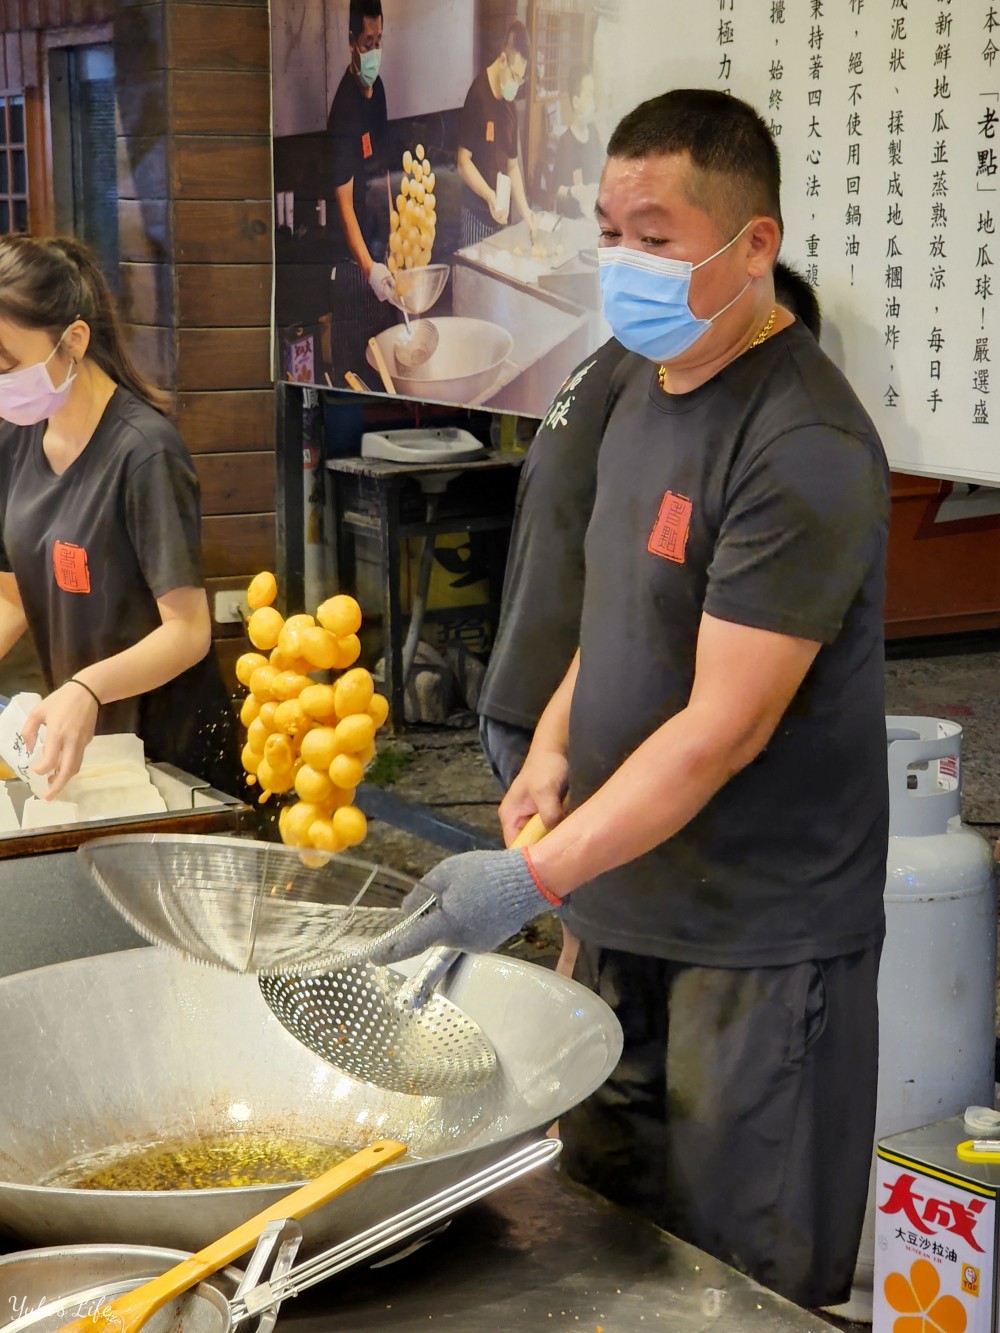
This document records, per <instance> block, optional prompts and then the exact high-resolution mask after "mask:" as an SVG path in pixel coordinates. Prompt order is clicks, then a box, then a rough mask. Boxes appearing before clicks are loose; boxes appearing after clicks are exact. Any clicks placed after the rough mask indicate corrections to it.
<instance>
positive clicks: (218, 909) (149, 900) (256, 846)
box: [78, 833, 430, 973]
mask: <svg viewBox="0 0 1000 1333" xmlns="http://www.w3.org/2000/svg"><path fill="white" fill-rule="evenodd" d="M78 854H79V856H80V858H81V859H82V861H83V863H84V865H85V866H86V867H87V870H88V871H89V872H90V874H91V875H92V876H93V878H94V879H95V880H96V882H97V884H98V885H99V886H100V888H101V891H102V892H103V894H104V896H105V897H106V898H107V899H108V901H109V902H110V903H111V904H112V905H113V906H114V907H115V908H116V909H117V910H118V912H119V913H120V914H121V915H122V916H123V917H124V918H125V920H126V921H128V923H129V924H130V925H131V926H132V928H133V929H134V930H136V931H137V932H138V933H139V934H140V935H142V936H143V938H144V939H147V940H149V941H150V942H151V943H152V944H160V945H164V946H166V947H167V948H170V949H175V950H176V951H177V952H179V953H181V954H183V955H184V957H185V958H189V959H194V960H197V961H198V962H202V963H209V964H212V965H214V966H216V967H222V968H225V969H226V970H227V971H230V972H242V973H249V972H257V973H269V972H285V971H305V970H312V971H322V970H324V969H327V968H330V967H331V966H341V965H343V964H344V963H356V962H360V961H361V960H363V959H365V958H367V957H368V955H369V953H370V951H371V949H372V947H373V946H374V944H375V942H376V940H378V941H379V942H380V943H384V942H385V941H387V940H389V939H392V938H393V937H394V935H396V934H397V933H398V932H400V931H402V930H405V929H406V928H407V926H408V925H409V922H410V921H411V920H412V919H413V916H414V915H416V914H414V913H409V914H407V915H404V913H403V912H402V911H401V910H400V903H401V902H402V900H403V897H404V895H405V894H406V892H407V891H408V890H409V889H410V888H411V887H412V885H413V881H412V880H410V879H407V878H406V876H404V875H397V874H394V873H393V872H392V871H391V870H386V869H384V868H383V867H381V866H373V865H370V864H368V863H366V862H364V861H356V860H354V859H353V858H352V857H349V856H343V855H338V856H330V855H327V854H326V853H324V852H311V851H309V852H307V851H297V850H295V849H293V848H291V847H285V846H282V845H281V844H280V843H273V842H253V841H250V840H248V839H242V838H228V837H203V836H198V835H195V834H163V833H153V834H127V835H123V836H119V837H110V838H97V839H95V840H94V841H92V842H88V843H85V844H84V845H83V846H82V847H80V848H79V853H78ZM429 905H430V904H427V906H429ZM422 910H423V909H422Z"/></svg>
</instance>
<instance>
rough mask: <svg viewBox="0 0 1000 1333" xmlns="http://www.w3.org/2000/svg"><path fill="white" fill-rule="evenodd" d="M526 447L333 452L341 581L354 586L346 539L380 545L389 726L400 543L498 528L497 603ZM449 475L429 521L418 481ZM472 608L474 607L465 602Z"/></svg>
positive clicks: (394, 688) (395, 681) (397, 696)
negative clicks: (520, 450) (467, 455)
mask: <svg viewBox="0 0 1000 1333" xmlns="http://www.w3.org/2000/svg"><path fill="white" fill-rule="evenodd" d="M524 459H525V455H524V454H516V453H507V452H503V451H492V450H491V451H488V452H486V453H485V454H484V455H483V457H482V458H477V459H472V460H466V461H464V462H455V463H390V462H386V461H385V460H383V459H379V458H331V459H328V460H327V463H326V466H327V469H328V470H329V472H330V474H331V475H332V476H333V478H334V479H335V499H334V505H335V512H336V541H337V569H338V574H339V578H340V584H341V588H342V589H343V590H344V591H345V592H347V591H354V590H355V588H356V563H355V552H354V547H353V542H352V539H354V538H356V537H358V536H367V537H370V538H372V539H374V540H375V541H376V542H377V545H378V552H379V563H380V576H381V584H382V632H383V640H384V653H385V693H386V695H387V697H388V699H389V728H390V731H392V732H399V731H402V729H403V689H404V686H405V683H406V682H405V681H404V680H403V678H402V652H403V624H402V620H403V617H402V594H401V589H400V569H401V557H400V542H401V541H402V540H403V539H404V538H406V537H431V538H433V537H434V536H435V535H437V534H438V533H446V532H466V533H472V532H482V533H491V534H498V535H499V537H500V538H501V539H502V540H501V541H500V542H499V543H498V551H497V558H496V560H495V561H494V562H493V564H494V565H495V569H492V570H491V578H490V582H491V584H492V585H494V586H493V587H492V588H491V601H492V602H493V603H495V604H496V605H497V606H498V604H499V598H500V585H501V583H502V580H503V569H504V563H505V560H506V546H507V539H508V536H509V532H510V526H511V523H512V521H513V517H514V497H515V493H516V490H517V479H518V475H519V472H520V468H521V464H522V463H523V462H524ZM441 479H448V480H447V491H446V493H445V495H444V496H443V497H442V503H441V508H440V511H439V515H438V517H437V518H436V519H435V520H434V521H433V522H427V520H426V517H425V507H426V506H425V500H424V497H423V495H422V492H421V489H420V488H421V484H422V483H423V484H427V483H430V484H432V485H433V484H434V483H435V482H440V481H441ZM467 609H474V608H467Z"/></svg>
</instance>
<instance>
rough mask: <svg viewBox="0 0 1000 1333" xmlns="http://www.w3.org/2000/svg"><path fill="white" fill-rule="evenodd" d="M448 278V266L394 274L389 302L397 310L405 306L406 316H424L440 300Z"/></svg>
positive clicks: (431, 266) (416, 269) (449, 275)
mask: <svg viewBox="0 0 1000 1333" xmlns="http://www.w3.org/2000/svg"><path fill="white" fill-rule="evenodd" d="M450 277H451V266H450V265H449V264H425V265H424V267H423V268H407V269H402V270H401V271H400V272H399V273H397V274H396V291H395V294H394V295H392V296H390V297H389V300H390V301H391V302H392V304H393V305H394V306H396V307H397V309H399V310H402V309H403V307H404V305H405V307H406V313H407V314H408V315H425V314H426V313H427V311H428V310H430V308H431V306H433V305H436V304H437V302H438V301H439V300H440V299H441V293H442V292H443V291H444V289H445V286H446V284H447V282H448V279H449V278H450Z"/></svg>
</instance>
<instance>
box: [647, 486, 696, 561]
mask: <svg viewBox="0 0 1000 1333" xmlns="http://www.w3.org/2000/svg"><path fill="white" fill-rule="evenodd" d="M693 509H694V505H693V504H692V503H691V501H690V500H689V499H688V498H687V496H686V495H675V494H674V492H673V491H665V492H664V495H663V499H662V500H661V501H660V512H659V513H658V514H657V515H656V522H655V523H654V524H653V531H652V532H651V533H650V534H649V541H648V542H647V543H646V549H647V550H648V551H649V552H650V554H651V555H660V556H662V557H663V559H664V560H673V561H674V562H675V564H678V565H683V563H684V552H685V549H686V547H687V539H688V532H689V531H690V528H691V512H692V510H693Z"/></svg>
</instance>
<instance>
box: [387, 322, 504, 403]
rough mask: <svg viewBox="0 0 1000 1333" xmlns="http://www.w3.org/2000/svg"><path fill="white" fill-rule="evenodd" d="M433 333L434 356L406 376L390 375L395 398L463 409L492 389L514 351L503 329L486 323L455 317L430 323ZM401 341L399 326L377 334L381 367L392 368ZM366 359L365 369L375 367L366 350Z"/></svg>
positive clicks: (401, 330)
mask: <svg viewBox="0 0 1000 1333" xmlns="http://www.w3.org/2000/svg"><path fill="white" fill-rule="evenodd" d="M434 327H435V328H436V329H437V331H438V334H439V335H440V337H439V341H438V345H437V347H436V348H435V350H434V353H433V355H432V356H430V357H428V359H427V360H426V361H425V362H424V363H423V365H421V366H414V367H413V368H412V369H411V370H410V371H409V372H408V373H407V374H405V375H402V374H400V373H399V372H398V371H397V372H396V373H394V374H393V377H392V378H393V383H394V384H395V386H396V390H397V392H399V393H402V394H405V395H406V396H407V397H409V398H420V399H430V400H433V401H435V402H445V403H466V402H469V401H470V400H471V399H473V398H477V397H478V396H479V395H480V394H482V393H485V392H486V391H487V390H488V389H489V388H490V387H491V385H493V384H495V383H496V381H497V379H498V378H499V376H500V372H501V368H502V366H503V363H504V362H505V361H506V360H507V358H508V357H509V356H510V354H511V352H512V351H513V349H514V339H513V338H512V337H511V335H510V333H509V332H508V331H507V330H506V329H504V328H501V327H500V325H499V324H492V323H490V321H489V320H485V319H468V318H465V317H460V316H457V315H447V316H443V317H442V318H441V319H438V318H435V319H434ZM405 335H406V328H405V326H404V325H402V324H395V325H393V327H392V328H389V329H385V330H383V332H382V333H379V334H376V337H375V341H376V342H377V343H378V346H379V350H380V351H381V353H382V356H383V357H384V358H385V362H386V365H388V366H394V365H395V346H396V340H397V339H398V338H400V337H405ZM366 356H367V359H368V364H369V365H370V366H374V365H375V361H374V358H373V357H372V353H371V348H369V349H368V351H367V352H366Z"/></svg>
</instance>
